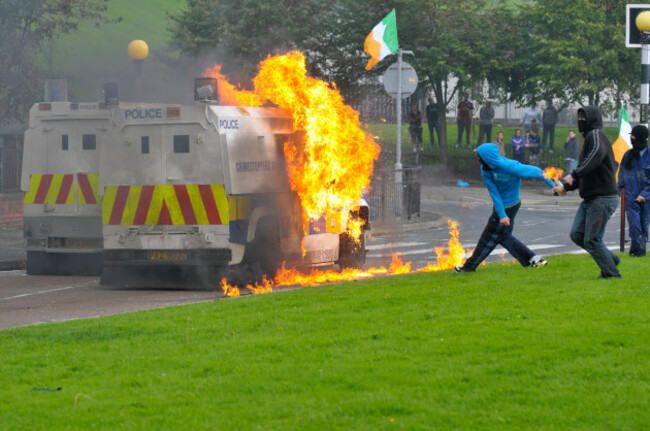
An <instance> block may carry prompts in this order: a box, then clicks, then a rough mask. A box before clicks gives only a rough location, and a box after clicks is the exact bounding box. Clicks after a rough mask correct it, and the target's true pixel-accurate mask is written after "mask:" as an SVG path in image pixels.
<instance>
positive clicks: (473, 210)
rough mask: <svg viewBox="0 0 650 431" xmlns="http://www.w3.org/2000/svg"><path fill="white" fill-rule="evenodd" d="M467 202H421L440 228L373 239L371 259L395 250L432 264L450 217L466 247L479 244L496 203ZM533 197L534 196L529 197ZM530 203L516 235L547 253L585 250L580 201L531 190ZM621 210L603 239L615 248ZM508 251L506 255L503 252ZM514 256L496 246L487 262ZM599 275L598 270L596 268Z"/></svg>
mask: <svg viewBox="0 0 650 431" xmlns="http://www.w3.org/2000/svg"><path fill="white" fill-rule="evenodd" d="M465 195H466V197H467V199H466V202H460V201H459V200H458V199H451V200H439V201H436V202H427V203H423V205H422V209H423V210H431V211H438V212H440V213H441V214H442V216H443V220H442V222H443V223H439V225H442V226H439V227H436V228H433V229H429V230H426V231H422V232H419V231H416V232H406V233H401V234H389V235H381V236H376V237H373V239H371V240H370V241H368V244H367V249H368V255H367V257H368V263H369V264H370V265H378V264H381V263H382V262H384V261H385V260H386V259H387V258H390V256H391V255H392V253H393V252H398V253H400V254H401V255H402V259H403V260H404V261H411V262H412V264H413V267H415V268H418V267H422V266H426V264H427V262H434V259H435V252H434V251H433V249H434V247H436V246H440V245H443V244H445V243H446V242H447V241H448V240H449V238H450V235H449V229H448V227H447V225H446V223H444V221H445V220H446V219H447V218H450V219H453V220H455V221H456V222H457V223H458V225H459V231H460V235H459V239H460V242H461V244H462V245H463V247H464V248H465V249H473V248H474V247H475V246H476V242H477V241H478V239H479V237H480V235H481V232H482V231H483V228H484V227H485V223H486V222H487V219H488V217H489V216H490V213H491V211H492V204H491V203H490V202H488V201H486V200H485V199H480V198H478V197H477V196H476V193H474V194H465ZM530 196H533V198H532V199H531V198H530ZM528 198H529V199H528V202H530V203H527V199H525V197H524V198H523V199H522V207H521V209H520V210H519V213H518V214H517V218H516V220H515V229H514V235H515V236H516V237H517V238H519V239H520V240H522V241H523V242H524V243H525V244H526V245H528V247H530V248H531V249H532V250H533V251H535V252H536V253H537V254H539V255H542V256H549V255H553V254H562V253H574V252H575V253H581V252H582V249H580V248H579V247H578V246H576V245H575V244H573V242H572V241H571V239H570V238H569V231H570V229H571V225H572V223H573V218H574V216H575V213H576V210H577V207H578V205H579V203H580V201H579V200H578V199H576V198H575V197H572V198H570V199H571V201H564V202H561V203H562V205H554V203H555V202H557V200H558V199H559V198H552V197H548V198H547V197H545V196H543V195H542V194H541V192H533V193H529V196H528ZM619 226H620V212H619V211H618V210H617V212H616V213H615V214H614V216H613V217H612V220H611V221H610V223H609V224H608V226H607V230H606V232H605V242H606V244H607V246H608V247H610V249H611V250H614V251H618V250H619V236H620V227H619ZM504 253H505V254H506V255H505V256H504ZM503 258H505V259H513V258H512V256H510V255H509V254H507V251H506V250H505V249H503V248H501V247H497V249H495V251H494V252H493V253H492V255H491V256H490V257H489V258H488V261H498V260H501V259H503ZM594 271H595V272H596V275H597V272H598V271H597V269H596V268H595V267H594Z"/></svg>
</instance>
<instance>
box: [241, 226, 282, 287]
mask: <svg viewBox="0 0 650 431" xmlns="http://www.w3.org/2000/svg"><path fill="white" fill-rule="evenodd" d="M283 260H284V258H283V253H282V249H281V247H280V226H279V225H278V222H277V220H276V219H275V218H272V217H265V218H263V219H261V220H260V221H259V222H258V223H257V227H256V229H255V239H254V240H253V241H252V242H250V243H249V244H247V245H246V252H245V254H244V263H246V264H249V265H250V264H258V265H259V267H260V269H261V270H262V272H263V273H264V274H266V275H267V276H269V277H274V276H275V273H276V272H277V271H278V269H280V266H281V265H282V262H283Z"/></svg>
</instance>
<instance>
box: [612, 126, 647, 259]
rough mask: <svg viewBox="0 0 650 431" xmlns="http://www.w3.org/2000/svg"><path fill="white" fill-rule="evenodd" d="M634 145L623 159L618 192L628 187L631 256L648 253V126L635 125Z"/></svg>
mask: <svg viewBox="0 0 650 431" xmlns="http://www.w3.org/2000/svg"><path fill="white" fill-rule="evenodd" d="M630 140H631V141H632V149H631V150H628V151H627V152H626V153H625V154H624V155H623V159H622V160H621V166H620V170H619V171H618V194H619V195H620V194H621V193H623V189H625V215H626V216H627V221H628V223H629V225H630V228H629V235H630V240H631V245H630V256H645V254H646V241H648V223H649V222H650V151H648V129H647V128H646V127H645V126H643V125H638V126H634V128H633V129H632V133H630Z"/></svg>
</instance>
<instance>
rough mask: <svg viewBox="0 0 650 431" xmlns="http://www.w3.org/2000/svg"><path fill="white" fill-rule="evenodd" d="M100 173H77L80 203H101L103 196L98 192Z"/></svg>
mask: <svg viewBox="0 0 650 431" xmlns="http://www.w3.org/2000/svg"><path fill="white" fill-rule="evenodd" d="M98 184H99V175H97V174H78V175H77V188H78V189H77V196H78V197H77V200H78V201H79V203H80V204H82V205H86V204H101V203H102V197H101V196H100V195H99V194H98V193H97V190H98V187H97V186H98Z"/></svg>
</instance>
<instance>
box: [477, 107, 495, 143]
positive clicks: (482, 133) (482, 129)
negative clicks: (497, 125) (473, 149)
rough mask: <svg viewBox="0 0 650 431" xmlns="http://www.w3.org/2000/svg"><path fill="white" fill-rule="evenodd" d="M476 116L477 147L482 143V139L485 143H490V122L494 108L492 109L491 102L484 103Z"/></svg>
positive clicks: (492, 118)
mask: <svg viewBox="0 0 650 431" xmlns="http://www.w3.org/2000/svg"><path fill="white" fill-rule="evenodd" d="M478 116H479V119H480V123H479V126H478V142H477V143H476V146H477V147H478V146H479V145H481V144H482V143H483V138H485V139H486V140H485V142H492V121H493V120H494V108H493V107H492V102H490V101H488V102H486V103H485V106H482V107H481V109H480V110H479V111H478Z"/></svg>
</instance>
